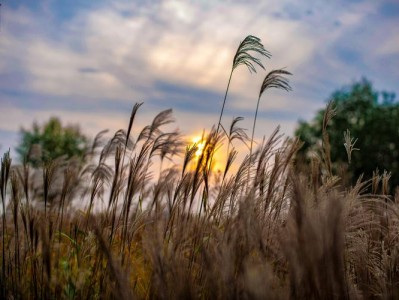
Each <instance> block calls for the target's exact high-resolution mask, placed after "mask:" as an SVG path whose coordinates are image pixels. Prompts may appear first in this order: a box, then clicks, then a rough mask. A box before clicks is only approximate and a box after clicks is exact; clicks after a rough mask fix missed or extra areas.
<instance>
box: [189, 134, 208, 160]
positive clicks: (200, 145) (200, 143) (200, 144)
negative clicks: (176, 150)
mask: <svg viewBox="0 0 399 300" xmlns="http://www.w3.org/2000/svg"><path fill="white" fill-rule="evenodd" d="M191 141H192V142H193V145H195V146H196V147H197V151H195V157H196V158H197V159H198V158H199V157H200V156H201V154H202V153H203V152H204V147H205V141H204V139H203V137H202V136H196V137H193V138H192V140H191Z"/></svg>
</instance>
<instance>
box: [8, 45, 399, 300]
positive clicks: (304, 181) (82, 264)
mask: <svg viewBox="0 0 399 300" xmlns="http://www.w3.org/2000/svg"><path fill="white" fill-rule="evenodd" d="M244 41H245V40H244ZM251 41H252V43H255V46H257V47H258V48H255V49H253V48H251V47H249V48H248V47H247V46H246V45H247V44H245V43H244V44H240V47H239V49H238V50H237V53H238V54H240V53H241V56H239V57H238V58H240V57H241V58H240V59H241V60H238V58H237V62H236V58H235V60H234V63H235V64H233V68H232V70H234V68H235V67H237V66H238V65H239V64H238V63H239V62H240V64H245V65H247V67H248V68H249V69H250V70H251V69H252V68H254V65H253V64H255V65H259V66H261V67H262V64H261V63H260V61H259V60H257V59H255V58H254V57H252V56H248V55H249V54H248V51H253V52H258V53H260V54H263V55H265V56H267V57H268V56H269V54H268V52H266V50H264V48H263V45H261V44H260V42H259V40H258V39H256V40H251ZM246 47H247V48H246ZM240 50H242V51H241V52H240ZM259 51H261V52H259ZM252 63H253V64H252ZM251 67H252V68H251ZM232 72H233V71H232ZM284 72H285V73H284V74H288V72H286V71H284ZM284 82H285V81H284ZM284 87H286V89H288V87H287V86H285V85H284V86H283V88H284ZM262 88H263V87H262ZM227 90H228V89H227ZM226 95H227V91H226ZM225 99H226V97H225ZM223 105H224V104H223ZM140 106H141V104H136V105H135V106H134V107H133V110H132V114H131V118H130V121H129V125H128V128H127V130H119V131H117V132H116V133H115V134H114V136H113V137H112V138H111V139H110V140H109V141H108V142H104V141H103V138H102V137H103V134H104V132H101V133H100V134H99V135H98V136H97V137H96V138H95V140H94V142H93V147H92V148H91V149H90V151H89V152H88V153H87V155H88V157H89V158H90V159H89V160H88V161H90V164H88V165H85V166H82V165H81V164H79V163H77V162H76V161H74V160H73V159H72V160H68V161H65V160H61V159H60V160H58V161H54V162H52V163H50V164H48V165H45V166H43V167H41V168H33V167H32V166H29V165H28V164H24V165H22V166H18V165H15V166H13V165H12V164H11V159H10V156H9V154H8V153H6V154H4V156H3V158H2V160H1V169H0V196H1V201H2V215H1V218H2V222H1V231H0V234H1V239H0V243H1V244H0V247H1V253H2V259H1V274H0V276H1V277H0V292H1V296H0V298H1V299H99V298H101V299H190V298H192V299H288V298H291V299H363V298H365V299H368V298H373V299H374V298H376V299H397V298H399V242H398V238H399V235H398V233H399V232H398V228H399V205H398V201H397V200H398V199H397V197H393V196H390V195H387V186H388V184H387V182H388V180H389V176H390V175H389V174H388V173H384V174H382V175H380V174H378V173H376V174H374V178H373V179H372V180H371V181H369V182H363V181H362V180H361V179H359V181H358V183H357V184H356V185H355V186H352V187H348V186H344V185H343V184H341V182H342V181H341V178H340V177H339V176H338V175H337V174H334V172H333V168H332V162H331V159H330V144H329V139H328V123H329V121H330V120H331V118H332V117H333V116H334V110H333V108H332V105H330V104H329V106H328V109H327V112H326V116H325V118H324V122H323V143H322V145H321V148H320V149H319V152H318V153H316V154H315V156H314V157H313V159H312V163H311V164H310V165H309V166H307V167H306V168H305V169H304V167H303V166H301V169H302V170H304V171H301V172H299V171H297V170H298V168H296V165H297V164H301V162H297V161H296V153H297V151H298V149H299V148H300V147H301V142H300V141H299V140H297V139H290V138H286V139H284V137H283V136H282V135H281V134H279V131H278V129H276V130H275V131H274V132H273V134H272V135H271V136H270V137H269V138H268V139H267V140H265V141H264V142H263V143H262V144H261V145H260V146H259V147H258V148H257V149H254V151H252V146H248V144H249V142H250V144H251V145H252V144H253V138H252V139H249V138H248V136H247V135H246V133H245V131H244V130H243V129H242V128H240V127H239V126H238V122H239V121H240V120H241V118H236V119H234V120H233V122H232V125H231V126H230V131H229V132H226V131H225V130H223V132H220V131H219V128H220V126H221V122H220V121H221V120H220V119H221V116H220V119H219V123H218V126H217V128H214V129H212V130H211V131H210V132H209V133H208V134H206V135H204V143H203V149H202V151H201V154H200V155H199V156H196V152H197V150H198V145H195V144H194V145H188V146H186V147H185V145H186V144H185V143H184V142H183V138H182V137H181V135H180V134H179V132H176V131H172V132H165V131H164V126H165V125H167V124H169V123H171V122H172V121H173V118H172V111H171V110H166V111H163V112H161V113H159V114H158V115H157V116H155V118H154V120H153V122H152V123H151V124H149V125H148V126H145V127H144V128H143V129H142V130H141V132H140V133H139V134H138V135H137V136H132V132H134V131H133V130H132V128H133V125H134V119H135V117H136V115H137V113H138V111H139V108H140ZM221 115H222V114H221ZM223 129H224V128H223ZM226 137H227V139H226ZM348 141H349V142H348V147H349V146H350V147H352V146H353V144H354V143H352V140H351V139H350V137H348ZM236 143H244V144H246V145H247V147H248V148H249V149H248V154H247V155H246V157H245V158H244V159H243V161H242V162H237V161H236V158H237V151H236V149H235V147H234V145H236ZM349 150H350V151H351V150H355V149H354V148H353V149H352V148H350V149H349ZM217 151H223V153H227V155H226V164H225V166H224V167H223V168H222V169H221V172H215V171H214V170H213V167H212V164H213V161H212V159H213V157H214V155H215V153H216V152H217ZM225 151H227V152H225ZM349 153H350V152H349ZM176 156H181V159H180V161H181V162H180V163H178V164H173V165H172V164H168V167H165V165H164V164H163V162H164V160H165V159H167V160H171V161H173V158H174V157H176ZM348 156H349V154H348ZM154 164H159V166H160V167H159V171H158V172H159V173H158V174H155V171H154V168H151V166H152V165H154ZM233 164H235V166H236V168H235V169H234V170H235V171H232V168H231V167H232V165H233ZM369 191H372V194H369ZM74 200H75V201H76V200H78V202H83V203H85V204H86V205H85V207H84V208H83V209H77V208H76V206H74V205H71V203H72V202H73V201H74ZM99 207H102V209H101V210H100V209H99Z"/></svg>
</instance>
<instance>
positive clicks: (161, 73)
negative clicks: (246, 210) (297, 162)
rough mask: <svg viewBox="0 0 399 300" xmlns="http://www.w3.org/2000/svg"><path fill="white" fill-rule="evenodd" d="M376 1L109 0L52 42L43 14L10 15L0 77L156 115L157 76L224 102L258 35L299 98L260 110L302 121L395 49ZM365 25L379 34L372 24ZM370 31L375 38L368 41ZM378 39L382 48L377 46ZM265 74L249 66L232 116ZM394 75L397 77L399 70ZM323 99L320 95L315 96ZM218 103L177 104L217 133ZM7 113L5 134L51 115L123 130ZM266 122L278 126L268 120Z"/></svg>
mask: <svg viewBox="0 0 399 300" xmlns="http://www.w3.org/2000/svg"><path fill="white" fill-rule="evenodd" d="M377 6H378V4H377V3H374V2H365V3H356V4H347V3H346V2H344V1H337V2H333V3H325V2H318V1H307V2H304V3H302V4H301V5H298V3H297V2H296V1H277V0H276V1H270V2H268V3H267V4H266V3H262V2H257V1H253V2H251V3H249V4H248V3H246V2H235V1H230V2H229V3H224V2H214V1H209V2H206V1H201V2H199V1H198V2H190V3H189V2H183V1H161V2H147V3H136V2H135V1H133V2H130V1H129V2H127V1H113V2H112V4H110V5H107V6H103V7H100V8H96V9H93V10H82V11H81V12H79V13H78V14H77V15H76V16H75V17H74V18H72V19H71V20H69V21H68V22H67V23H64V24H62V25H59V26H58V27H57V28H58V29H59V32H58V34H57V35H56V36H55V35H54V30H53V29H50V28H51V27H52V23H51V22H55V21H56V20H54V19H52V18H49V19H46V18H40V16H37V15H34V14H33V13H32V12H30V11H28V10H27V9H22V8H21V9H17V10H7V11H6V12H7V14H6V17H5V20H4V23H3V24H2V25H3V28H2V33H1V34H2V39H1V40H0V72H1V73H2V74H9V73H10V74H11V73H12V74H16V73H18V74H20V75H21V77H23V82H22V83H19V85H18V84H17V83H14V84H15V85H14V87H13V86H7V87H6V88H7V89H12V88H14V89H20V86H21V84H22V85H23V86H22V87H23V90H24V91H25V92H26V93H29V92H32V93H36V94H42V95H46V96H54V101H60V100H59V99H61V97H62V99H65V97H74V98H79V97H81V98H82V99H85V100H84V101H91V102H92V103H93V105H96V104H97V103H99V102H96V101H97V100H104V99H118V100H119V101H126V102H135V101H141V100H142V99H147V100H148V102H149V103H147V104H148V106H149V107H152V108H154V109H158V107H156V105H155V104H154V103H151V97H154V96H157V97H158V98H160V97H162V91H159V90H156V89H155V83H156V82H158V81H166V82H169V83H171V84H175V85H183V86H184V85H186V86H191V87H194V88H199V89H206V90H211V91H214V92H217V93H219V94H220V95H223V93H224V90H225V88H226V84H227V79H228V75H229V72H230V68H231V63H232V58H233V55H234V52H235V50H236V48H237V46H238V43H239V42H240V40H242V39H243V38H244V37H245V36H246V35H247V34H254V35H256V36H259V37H260V38H261V39H262V41H263V43H264V45H265V47H266V49H268V50H270V51H271V52H272V54H273V57H272V59H271V60H264V62H265V65H266V67H267V71H270V70H271V69H275V68H281V67H286V68H287V70H289V71H291V72H292V73H293V74H294V76H293V77H292V78H291V82H292V85H293V87H294V92H292V93H290V94H286V93H285V92H282V91H278V92H272V91H271V92H270V93H269V92H268V93H267V95H264V97H263V98H264V99H263V98H262V103H261V107H260V109H261V111H273V110H281V111H288V112H295V113H297V115H298V118H300V117H304V116H309V111H314V110H315V109H316V108H317V107H320V106H322V105H323V100H324V99H325V98H326V97H327V96H328V94H329V93H330V92H332V89H334V88H338V87H339V85H341V84H342V83H347V82H348V80H352V79H355V78H358V77H360V76H361V75H362V73H363V72H364V71H367V70H368V69H370V70H374V72H375V73H377V72H376V71H377V70H378V71H379V70H380V69H379V68H380V67H378V63H377V62H376V60H377V59H378V58H379V57H381V56H387V55H391V54H395V53H396V54H397V53H398V52H399V49H398V47H396V45H397V44H398V42H397V40H398V39H397V37H398V35H397V32H396V33H395V32H394V33H391V34H388V31H387V28H391V29H392V28H394V26H393V21H392V20H391V21H389V22H388V21H382V22H381V24H378V22H377V21H378V20H371V21H370V19H369V18H370V15H372V14H373V12H374V11H375V10H376V7H377ZM3 14H4V13H3ZM51 20H52V21H51ZM368 22H371V23H370V24H371V25H372V26H374V27H375V29H373V30H372V29H370V28H369V23H368ZM388 26H389V27H388ZM370 27H371V26H370ZM362 31H364V32H365V33H362ZM370 32H371V33H373V35H372V36H371V37H370V39H367V36H366V34H367V33H370ZM382 32H385V33H386V34H385V35H383V34H381V33H382ZM376 39H377V40H378V41H379V44H378V45H377V46H376V47H375V48H376V51H374V52H373V51H370V50H371V49H373V48H374V46H375V45H373V43H374V42H375V40H376ZM395 41H396V42H395ZM342 45H344V46H347V47H348V48H350V49H351V48H354V49H355V50H359V51H360V53H361V55H362V59H364V62H366V63H367V65H366V66H359V65H356V64H349V65H348V63H347V62H343V61H342V60H341V59H340V57H339V56H337V54H336V53H335V49H336V48H337V47H338V46H342ZM373 59H375V60H373ZM392 68H393V67H392V66H391V69H390V70H392ZM18 74H17V75H18ZM265 74H266V72H264V71H260V72H259V73H258V74H256V75H250V74H249V73H248V71H247V70H246V69H245V68H244V67H241V68H240V69H238V70H237V71H236V72H235V73H234V76H233V81H232V86H231V90H230V96H229V100H230V101H229V102H228V104H227V107H226V114H227V116H228V117H230V116H232V115H235V116H237V115H240V113H243V112H248V111H252V110H254V108H255V104H256V99H257V95H258V91H259V87H260V84H261V81H262V80H263V78H264V76H265ZM17 75H15V76H17ZM392 76H393V77H394V78H398V73H397V71H396V73H395V74H394V75H392ZM21 80H22V79H21ZM326 82H327V83H326ZM0 86H1V85H0ZM3 88H5V87H4V84H3ZM305 89H308V90H312V91H317V92H307V91H305ZM316 96H317V97H318V99H314V98H309V97H316ZM57 97H60V98H57ZM217 100H220V103H219V102H217V103H216V104H215V108H214V111H213V114H211V112H210V113H208V114H205V113H204V114H200V113H198V112H196V111H194V112H189V111H187V110H185V111H184V113H183V112H182V110H179V108H178V116H177V118H178V119H181V120H182V121H179V120H178V121H179V123H181V124H182V127H187V128H188V131H190V130H191V129H192V130H193V131H195V130H198V127H203V124H205V126H208V127H209V126H211V124H212V123H214V122H216V121H217V116H218V113H219V109H220V106H221V101H222V99H217ZM0 101H3V102H4V101H5V100H4V99H3V100H1V99H0ZM11 101H12V100H10V101H9V103H11ZM27 101H29V100H27ZM32 101H37V100H32ZM165 101H166V104H165V105H168V106H173V99H165ZM33 104H34V103H33ZM3 109H4V110H5V108H3ZM6 109H7V112H9V114H8V116H7V117H6V118H5V119H3V120H2V121H1V122H0V128H3V129H8V130H16V129H17V128H19V126H20V125H21V124H20V123H21V122H24V124H26V123H28V124H27V125H30V124H31V121H32V120H33V119H34V118H36V119H41V118H47V116H48V115H49V114H52V113H57V114H58V115H61V117H62V118H65V119H66V120H71V121H76V122H83V123H84V122H86V123H85V124H92V125H85V126H92V127H93V130H92V131H93V132H94V131H99V130H101V129H103V128H104V127H106V126H108V127H110V128H115V127H117V126H119V125H122V123H121V122H120V115H118V114H114V115H112V114H106V113H103V114H100V113H94V112H86V111H82V112H80V113H75V112H74V113H71V112H69V111H66V110H64V111H58V112H57V111H56V110H54V111H42V112H34V113H32V112H31V110H29V109H28V108H21V107H12V106H9V107H7V108H6ZM121 113H122V112H121ZM145 115H146V116H147V115H148V116H150V114H145ZM185 116H189V117H185ZM196 116H197V117H196ZM227 116H226V120H228V117H227ZM213 119H215V120H213ZM87 120H90V121H87ZM210 120H212V121H210ZM296 121H297V118H295V119H293V120H290V121H287V120H283V119H281V121H279V123H284V124H285V125H284V129H286V130H288V131H287V132H288V133H290V132H292V129H293V127H294V126H295V123H296ZM260 122H262V121H260ZM266 122H268V121H266ZM273 123H274V121H273ZM122 126H123V125H122ZM265 127H267V128H269V127H273V126H271V124H269V123H268V124H266V123H265ZM94 128H95V129H96V130H94Z"/></svg>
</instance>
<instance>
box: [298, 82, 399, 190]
mask: <svg viewBox="0 0 399 300" xmlns="http://www.w3.org/2000/svg"><path fill="white" fill-rule="evenodd" d="M331 100H333V101H334V106H335V112H336V115H335V117H334V118H333V119H332V121H331V122H330V125H329V127H328V134H329V141H330V145H331V160H332V161H333V163H334V166H335V168H336V169H337V167H338V166H343V165H345V164H346V165H347V168H348V172H349V173H350V174H351V178H352V182H353V181H355V180H357V178H358V177H359V176H360V175H361V174H364V176H365V178H366V179H369V178H371V176H372V174H373V171H375V170H376V169H378V170H379V171H380V172H382V171H383V170H387V171H389V172H391V173H392V176H391V185H393V186H397V185H399V103H398V102H395V94H394V93H388V92H377V91H375V90H374V89H373V86H372V84H371V82H370V81H368V80H367V79H362V80H361V81H359V82H356V83H354V84H352V85H351V86H348V87H345V88H342V89H340V90H338V91H336V92H334V93H333V94H332V96H331ZM324 112H325V110H324V109H322V110H320V111H319V112H317V114H316V116H315V117H314V119H313V120H312V121H310V122H304V121H301V122H300V123H299V126H298V128H297V130H296V135H297V136H299V137H300V138H301V140H302V141H304V146H303V148H302V149H301V152H300V154H302V155H304V156H305V157H308V154H309V152H310V151H311V150H315V149H316V148H318V147H319V146H320V144H321V140H322V123H323V115H324ZM347 130H349V131H350V134H351V136H352V137H354V138H355V139H357V141H356V144H355V147H356V148H359V151H354V152H353V155H352V159H349V160H348V153H347V151H346V149H345V147H344V143H345V141H344V132H346V131H347ZM354 141H355V140H354ZM348 161H350V163H349V162H348Z"/></svg>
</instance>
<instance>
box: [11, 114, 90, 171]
mask: <svg viewBox="0 0 399 300" xmlns="http://www.w3.org/2000/svg"><path fill="white" fill-rule="evenodd" d="M87 145H88V142H87V138H86V136H84V135H83V134H82V133H81V132H80V129H79V127H78V126H76V125H75V126H62V124H61V121H60V120H59V119H58V118H55V117H52V118H51V119H50V120H49V121H48V122H47V123H45V124H44V125H43V126H39V125H38V124H37V123H34V124H33V126H32V129H31V130H26V129H21V140H20V143H19V146H18V147H17V148H16V151H17V153H18V154H19V158H20V160H21V161H24V160H27V161H28V162H29V163H31V164H33V165H34V166H39V165H41V164H43V163H47V162H49V161H50V160H54V159H56V158H59V157H61V156H64V157H65V158H67V159H69V158H71V157H77V158H80V159H81V160H82V161H83V160H84V159H85V154H86V150H87Z"/></svg>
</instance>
